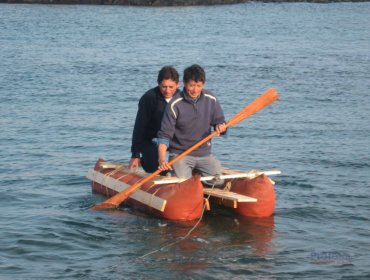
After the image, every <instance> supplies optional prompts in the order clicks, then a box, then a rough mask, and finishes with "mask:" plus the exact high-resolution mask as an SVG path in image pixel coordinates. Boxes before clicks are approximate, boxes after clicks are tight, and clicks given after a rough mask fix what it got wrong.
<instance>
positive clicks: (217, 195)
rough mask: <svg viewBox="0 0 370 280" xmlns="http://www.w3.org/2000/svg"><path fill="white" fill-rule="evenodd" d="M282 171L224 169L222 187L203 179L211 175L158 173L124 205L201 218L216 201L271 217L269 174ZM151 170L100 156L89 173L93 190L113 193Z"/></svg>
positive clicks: (181, 217) (170, 217) (177, 218)
mask: <svg viewBox="0 0 370 280" xmlns="http://www.w3.org/2000/svg"><path fill="white" fill-rule="evenodd" d="M277 174H280V171H250V172H242V171H238V170H232V169H224V170H223V174H222V175H221V178H222V179H224V180H225V183H224V185H223V186H222V187H221V188H211V187H209V186H207V187H205V186H203V184H202V181H206V180H210V179H212V177H200V176H199V175H194V176H193V177H192V178H190V179H188V180H184V179H181V178H177V177H165V176H157V177H155V178H154V179H153V180H152V181H150V182H147V183H145V184H143V185H142V186H141V187H140V189H139V190H137V191H136V192H134V193H133V194H131V195H130V197H129V198H128V199H127V200H126V201H124V203H123V205H127V206H130V207H132V208H134V209H138V210H141V211H144V212H146V213H148V214H152V215H155V216H157V217H161V218H164V219H168V220H174V221H191V220H196V219H199V218H200V217H201V215H202V212H203V209H204V207H205V208H206V209H207V210H212V207H213V206H215V205H216V204H217V205H219V206H222V207H226V208H228V209H230V210H231V211H233V212H234V213H236V214H238V215H241V216H246V217H268V216H271V215H272V214H273V213H274V209H275V191H274V182H273V181H272V180H271V179H270V178H269V177H268V176H270V175H277ZM148 175H149V174H148V173H145V172H143V171H135V172H132V171H131V170H129V169H128V168H127V166H126V165H123V164H117V163H109V162H106V161H105V160H103V159H99V160H98V161H97V162H96V164H95V168H94V169H90V170H89V171H88V173H87V175H86V177H87V178H89V179H90V180H91V181H92V191H93V192H94V193H99V194H102V195H104V196H105V197H111V196H113V195H115V194H117V193H119V192H121V191H123V190H125V189H127V188H128V187H130V186H131V185H133V184H135V183H137V182H139V181H140V180H143V178H145V177H147V176H148Z"/></svg>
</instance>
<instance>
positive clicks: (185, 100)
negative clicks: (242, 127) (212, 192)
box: [157, 64, 226, 178]
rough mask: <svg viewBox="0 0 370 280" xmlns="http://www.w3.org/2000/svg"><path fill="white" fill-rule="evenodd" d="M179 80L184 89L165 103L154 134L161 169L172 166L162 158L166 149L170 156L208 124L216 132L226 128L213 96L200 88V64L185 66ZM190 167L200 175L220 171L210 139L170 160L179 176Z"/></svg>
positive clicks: (201, 135)
mask: <svg viewBox="0 0 370 280" xmlns="http://www.w3.org/2000/svg"><path fill="white" fill-rule="evenodd" d="M183 80H184V89H183V91H182V92H181V93H180V95H179V96H177V97H176V98H174V99H172V100H171V102H170V103H169V105H168V106H167V108H166V110H165V113H164V115H163V119H162V123H161V129H160V130H159V131H158V134H157V137H158V159H159V169H160V170H162V171H165V170H172V168H171V166H169V165H168V162H167V159H166V151H167V150H169V154H170V159H172V158H174V157H176V155H178V154H181V153H182V152H183V151H185V150H187V149H188V148H189V147H191V146H192V145H194V144H196V143H197V142H199V141H200V140H202V139H203V138H204V137H206V136H208V135H209V134H210V133H211V131H212V127H213V128H214V129H215V130H217V131H218V133H219V134H223V133H225V131H226V127H225V117H224V113H223V111H222V108H221V106H220V104H219V102H218V100H217V98H216V97H215V96H214V95H213V94H212V93H211V92H210V91H208V90H205V89H203V87H204V83H205V81H206V75H205V72H204V70H203V68H202V67H201V66H199V65H196V64H195V65H192V66H190V67H188V68H186V69H185V70H184V77H183ZM194 169H196V170H197V171H198V172H200V173H201V175H203V176H217V175H221V164H220V162H219V161H218V160H217V159H216V158H215V157H214V156H213V155H212V154H211V141H209V142H207V143H205V144H203V145H202V146H200V147H199V148H198V149H196V150H194V151H193V152H191V153H190V154H189V155H187V156H185V157H184V158H182V159H181V160H179V161H177V162H175V163H174V164H173V170H174V172H175V175H176V176H177V177H181V178H190V177H191V176H192V172H193V170H194Z"/></svg>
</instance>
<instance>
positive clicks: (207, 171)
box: [195, 155, 224, 186]
mask: <svg viewBox="0 0 370 280" xmlns="http://www.w3.org/2000/svg"><path fill="white" fill-rule="evenodd" d="M195 168H196V169H197V170H199V171H200V172H201V174H202V176H220V175H222V167H221V163H220V161H219V160H218V159H217V158H215V157H214V156H213V155H209V156H205V157H198V158H197V163H196V166H195ZM205 183H206V184H207V185H215V186H221V185H223V184H224V180H222V179H216V180H212V181H207V182H205Z"/></svg>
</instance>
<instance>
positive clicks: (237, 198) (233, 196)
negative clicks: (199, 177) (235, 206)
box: [203, 188, 257, 202]
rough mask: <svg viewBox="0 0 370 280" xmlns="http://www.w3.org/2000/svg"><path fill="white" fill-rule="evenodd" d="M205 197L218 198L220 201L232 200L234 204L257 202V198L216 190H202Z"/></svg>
mask: <svg viewBox="0 0 370 280" xmlns="http://www.w3.org/2000/svg"><path fill="white" fill-rule="evenodd" d="M203 192H204V194H205V195H210V196H214V197H219V198H222V199H227V200H232V201H235V202H257V198H254V197H250V196H246V195H242V194H238V193H235V192H230V191H225V190H222V189H217V188H213V189H212V188H203Z"/></svg>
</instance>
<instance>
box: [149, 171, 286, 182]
mask: <svg viewBox="0 0 370 280" xmlns="http://www.w3.org/2000/svg"><path fill="white" fill-rule="evenodd" d="M261 174H265V175H266V176H272V175H279V174H281V171H279V170H271V171H249V172H243V171H239V170H232V169H225V170H224V171H223V175H221V176H219V178H220V179H236V178H248V179H253V178H255V177H257V176H259V175H261ZM214 178H215V177H214V176H206V177H201V178H200V180H201V181H210V180H212V179H214ZM184 181H186V179H184V178H178V177H162V178H159V179H157V180H154V181H153V183H154V185H162V184H173V183H181V182H184ZM271 181H272V180H271ZM272 183H274V182H273V181H272Z"/></svg>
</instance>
